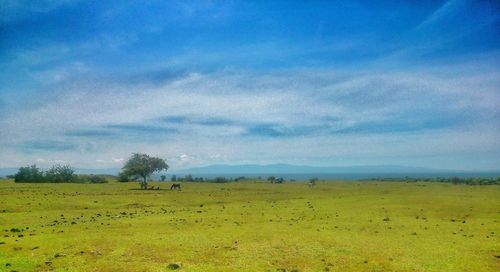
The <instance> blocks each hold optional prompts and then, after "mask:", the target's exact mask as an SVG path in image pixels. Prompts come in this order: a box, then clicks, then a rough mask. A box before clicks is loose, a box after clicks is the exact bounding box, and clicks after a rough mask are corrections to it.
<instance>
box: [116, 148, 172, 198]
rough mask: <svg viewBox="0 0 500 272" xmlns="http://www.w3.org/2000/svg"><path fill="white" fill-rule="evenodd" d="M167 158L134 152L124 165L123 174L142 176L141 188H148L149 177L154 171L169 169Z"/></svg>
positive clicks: (133, 176) (134, 176) (135, 176)
mask: <svg viewBox="0 0 500 272" xmlns="http://www.w3.org/2000/svg"><path fill="white" fill-rule="evenodd" d="M167 169H168V165H167V163H166V162H165V160H163V159H161V158H156V157H150V156H149V155H147V154H139V153H134V154H133V155H132V157H130V159H128V160H127V162H126V163H125V165H124V166H123V168H122V170H123V174H124V175H126V176H128V177H132V178H142V181H141V189H147V188H148V181H147V180H148V177H149V176H150V175H151V174H153V173H154V172H157V171H161V170H167Z"/></svg>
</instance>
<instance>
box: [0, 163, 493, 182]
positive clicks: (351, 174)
mask: <svg viewBox="0 0 500 272" xmlns="http://www.w3.org/2000/svg"><path fill="white" fill-rule="evenodd" d="M17 170H18V169H17V168H0V177H1V176H6V175H12V174H15V173H16V172H17ZM75 172H76V173H77V174H107V175H117V174H118V173H119V172H120V169H119V168H106V169H87V168H75ZM188 174H191V175H193V176H198V177H215V176H225V177H237V176H247V177H258V176H262V177H267V176H271V175H274V176H282V177H285V178H289V179H298V180H300V179H306V178H307V177H312V176H317V177H322V178H325V179H328V178H331V179H336V178H339V179H360V178H372V177H404V176H410V177H452V176H460V177H475V176H477V177H496V176H500V171H458V170H444V169H433V168H425V167H411V166H400V165H363V166H346V167H316V166H305V165H291V164H268V165H258V164H240V165H227V164H215V165H209V166H203V167H194V168H188V169H181V170H171V171H168V172H167V176H171V175H178V176H183V175H188ZM159 176H160V174H155V175H153V178H155V179H159Z"/></svg>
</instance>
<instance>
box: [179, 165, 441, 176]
mask: <svg viewBox="0 0 500 272" xmlns="http://www.w3.org/2000/svg"><path fill="white" fill-rule="evenodd" d="M430 172H435V173H438V172H450V171H449V170H438V169H430V168H424V167H408V166H399V165H366V166H348V167H316V166H305V165H290V164H268V165H257V164H242V165H225V164H216V165H209V166H204V167H195V168H189V169H184V170H178V171H177V173H183V174H335V173H430Z"/></svg>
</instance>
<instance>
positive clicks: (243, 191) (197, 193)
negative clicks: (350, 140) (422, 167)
mask: <svg viewBox="0 0 500 272" xmlns="http://www.w3.org/2000/svg"><path fill="white" fill-rule="evenodd" d="M169 185H170V183H155V184H154V186H160V187H161V188H165V189H166V188H169ZM182 186H183V190H182V191H180V192H177V191H169V190H159V191H141V190H134V189H136V188H138V187H139V185H138V184H137V183H129V184H120V183H108V184H15V183H13V182H12V181H0V271H13V270H15V271H49V270H54V271H171V270H169V268H168V265H169V264H172V263H177V264H180V265H181V268H180V269H179V270H181V271H285V270H286V271H294V270H297V271H499V269H500V259H499V258H500V256H499V255H500V241H499V238H498V232H499V231H500V229H499V226H500V225H499V220H500V187H499V186H466V185H452V184H435V183H425V184H424V183H403V182H324V183H323V182H320V183H318V185H317V186H316V187H315V188H308V187H307V186H306V184H305V183H285V184H267V183H255V182H240V183H231V184H202V183H184V184H182ZM56 220H57V221H56ZM73 222H74V223H73ZM13 228H17V229H20V230H22V231H21V232H12V231H11V229H13ZM19 235H23V237H19ZM280 269H283V270H280ZM179 270H178V271H179Z"/></svg>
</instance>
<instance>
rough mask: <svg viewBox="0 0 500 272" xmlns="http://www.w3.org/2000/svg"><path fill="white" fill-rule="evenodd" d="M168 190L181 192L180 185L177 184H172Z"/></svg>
mask: <svg viewBox="0 0 500 272" xmlns="http://www.w3.org/2000/svg"><path fill="white" fill-rule="evenodd" d="M170 190H179V191H180V190H181V185H180V184H179V183H174V184H172V186H170Z"/></svg>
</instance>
